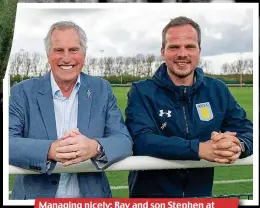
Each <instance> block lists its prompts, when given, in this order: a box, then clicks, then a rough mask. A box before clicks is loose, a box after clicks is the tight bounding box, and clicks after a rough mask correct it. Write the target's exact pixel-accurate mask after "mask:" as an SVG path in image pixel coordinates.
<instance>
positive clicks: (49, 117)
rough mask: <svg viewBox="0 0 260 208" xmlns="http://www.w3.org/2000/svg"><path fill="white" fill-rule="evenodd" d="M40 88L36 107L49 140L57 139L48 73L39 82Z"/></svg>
mask: <svg viewBox="0 0 260 208" xmlns="http://www.w3.org/2000/svg"><path fill="white" fill-rule="evenodd" d="M41 81H42V83H41V87H40V89H39V91H38V97H37V101H38V105H39V107H40V111H41V115H42V118H43V121H44V124H45V127H46V130H47V134H48V137H49V139H50V140H56V139H57V130H56V120H55V113H54V104H53V98H52V90H51V81H50V72H49V73H47V75H45V77H44V78H43V79H42V80H41Z"/></svg>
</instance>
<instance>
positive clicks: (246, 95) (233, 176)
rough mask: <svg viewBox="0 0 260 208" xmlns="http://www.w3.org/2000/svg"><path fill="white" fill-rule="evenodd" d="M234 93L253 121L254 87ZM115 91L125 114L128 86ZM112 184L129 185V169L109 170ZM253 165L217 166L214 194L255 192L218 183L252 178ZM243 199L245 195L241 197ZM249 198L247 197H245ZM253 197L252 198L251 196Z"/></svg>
mask: <svg viewBox="0 0 260 208" xmlns="http://www.w3.org/2000/svg"><path fill="white" fill-rule="evenodd" d="M230 90H231V92H232V94H233V95H234V97H235V98H236V99H237V101H238V103H239V104H240V105H241V106H242V107H243V108H244V109H245V110H246V112H247V115H248V118H249V119H250V120H251V121H253V88H252V87H248V88H247V87H245V88H237V87H234V88H230ZM113 91H114V93H115V95H116V97H117V102H118V107H119V108H120V109H121V111H122V113H123V115H124V110H125V107H126V103H127V92H128V91H129V88H127V87H115V88H113ZM107 176H108V178H109V182H110V185H111V186H127V185H128V184H127V177H128V171H113V172H107ZM13 178H14V175H10V177H9V187H10V190H12V189H11V187H12V183H13ZM252 178H253V166H252V165H247V166H232V167H216V168H215V178H214V181H215V182H216V183H214V187H213V195H227V194H247V193H253V182H252V181H249V182H248V181H244V182H237V183H224V184H222V183H218V182H219V181H227V180H239V179H252ZM112 191H113V197H124V198H126V197H128V189H112ZM241 199H243V197H241ZM245 199H247V198H245ZM250 199H252V198H250Z"/></svg>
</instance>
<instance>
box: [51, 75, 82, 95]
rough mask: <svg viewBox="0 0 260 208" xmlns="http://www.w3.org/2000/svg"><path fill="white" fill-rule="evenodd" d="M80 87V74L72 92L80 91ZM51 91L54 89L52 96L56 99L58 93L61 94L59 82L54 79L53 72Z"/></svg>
mask: <svg viewBox="0 0 260 208" xmlns="http://www.w3.org/2000/svg"><path fill="white" fill-rule="evenodd" d="M79 87H80V74H79V75H78V78H77V82H76V84H75V85H74V87H73V90H72V91H74V90H75V91H78V90H79ZM51 89H52V96H53V97H54V96H55V95H56V94H57V93H59V92H61V90H60V88H59V86H58V84H57V82H56V81H55V79H54V76H53V73H52V71H51Z"/></svg>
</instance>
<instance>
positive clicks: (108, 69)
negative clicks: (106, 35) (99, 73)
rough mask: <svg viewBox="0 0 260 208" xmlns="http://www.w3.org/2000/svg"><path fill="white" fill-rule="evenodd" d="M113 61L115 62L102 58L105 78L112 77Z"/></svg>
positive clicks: (110, 58) (112, 59)
mask: <svg viewBox="0 0 260 208" xmlns="http://www.w3.org/2000/svg"><path fill="white" fill-rule="evenodd" d="M114 61H115V59H114V58H112V57H105V58H104V65H105V70H104V75H105V76H109V75H112V73H113V67H114Z"/></svg>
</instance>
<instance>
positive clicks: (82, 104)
mask: <svg viewBox="0 0 260 208" xmlns="http://www.w3.org/2000/svg"><path fill="white" fill-rule="evenodd" d="M84 78H86V77H85V76H81V79H80V80H81V85H80V88H79V94H78V125H77V126H78V128H79V131H80V132H81V133H82V134H84V135H87V133H88V126H89V120H90V110H91V104H92V100H93V95H94V92H93V90H92V89H91V88H90V87H89V85H88V84H85V80H84Z"/></svg>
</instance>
